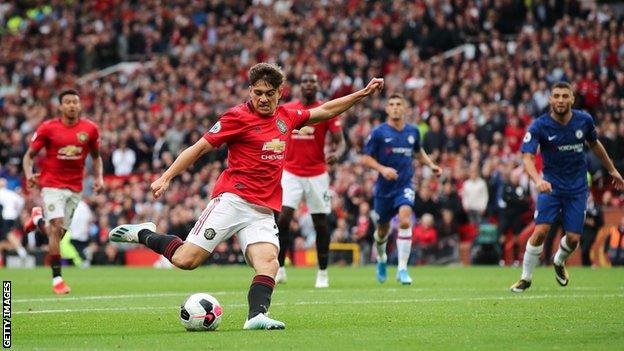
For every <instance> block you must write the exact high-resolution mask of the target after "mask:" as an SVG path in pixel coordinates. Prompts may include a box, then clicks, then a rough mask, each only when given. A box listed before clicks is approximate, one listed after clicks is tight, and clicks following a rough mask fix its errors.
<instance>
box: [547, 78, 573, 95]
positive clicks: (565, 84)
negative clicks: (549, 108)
mask: <svg viewBox="0 0 624 351" xmlns="http://www.w3.org/2000/svg"><path fill="white" fill-rule="evenodd" d="M554 89H568V90H570V91H571V92H572V94H574V88H572V84H570V83H568V82H563V81H561V82H556V83H555V84H553V85H552V87H550V90H551V91H552V90H554Z"/></svg>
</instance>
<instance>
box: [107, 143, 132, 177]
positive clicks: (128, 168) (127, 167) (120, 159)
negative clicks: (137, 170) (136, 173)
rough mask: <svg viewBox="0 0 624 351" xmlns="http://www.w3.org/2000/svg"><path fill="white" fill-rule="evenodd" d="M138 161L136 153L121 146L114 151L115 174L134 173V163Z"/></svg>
mask: <svg viewBox="0 0 624 351" xmlns="http://www.w3.org/2000/svg"><path fill="white" fill-rule="evenodd" d="M135 162H136V154H135V153H134V150H132V149H130V148H127V147H126V148H123V149H122V148H119V149H116V150H115V151H113V167H115V175H117V176H123V175H128V174H130V173H132V168H134V163H135Z"/></svg>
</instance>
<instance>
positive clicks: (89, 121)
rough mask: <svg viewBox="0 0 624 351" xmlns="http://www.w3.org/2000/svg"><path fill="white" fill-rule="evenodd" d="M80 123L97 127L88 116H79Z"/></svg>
mask: <svg viewBox="0 0 624 351" xmlns="http://www.w3.org/2000/svg"><path fill="white" fill-rule="evenodd" d="M80 123H82V124H83V125H85V126H87V127H89V128H93V129H98V125H97V123H95V122H93V121H92V120H90V119H88V118H81V119H80Z"/></svg>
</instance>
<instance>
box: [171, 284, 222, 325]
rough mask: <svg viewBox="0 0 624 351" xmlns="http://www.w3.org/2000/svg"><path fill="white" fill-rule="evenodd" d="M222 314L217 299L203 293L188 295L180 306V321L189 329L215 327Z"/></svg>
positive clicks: (219, 321)
mask: <svg viewBox="0 0 624 351" xmlns="http://www.w3.org/2000/svg"><path fill="white" fill-rule="evenodd" d="M222 314H223V311H222V310H221V305H220V304H219V301H217V299H215V298H214V297H213V296H212V295H210V294H205V293H197V294H193V295H191V296H189V297H188V298H187V299H186V301H184V303H183V304H182V306H180V322H182V325H183V326H184V328H186V330H189V331H203V330H215V329H217V327H218V326H219V324H220V323H221V315H222Z"/></svg>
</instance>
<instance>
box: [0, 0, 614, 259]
mask: <svg viewBox="0 0 624 351" xmlns="http://www.w3.org/2000/svg"><path fill="white" fill-rule="evenodd" d="M165 3H166V4H165ZM584 3H585V2H583V1H563V0H561V1H560V0H549V1H539V0H526V1H520V0H492V1H488V0H429V1H424V0H416V1H401V0H399V1H388V2H386V1H363V0H348V1H341V2H335V1H302V0H276V1H273V0H253V1H242V0H222V1H221V0H210V1H181V0H175V1H167V2H161V1H157V0H133V1H121V0H99V1H87V0H85V1H65V0H55V1H51V2H43V1H16V2H3V3H1V4H0V35H1V40H0V177H2V178H4V179H5V180H6V183H5V185H4V188H5V190H6V191H12V192H14V193H15V194H17V195H18V196H19V197H20V198H21V199H23V203H22V205H21V208H20V210H19V211H17V213H16V214H7V215H8V216H9V217H10V216H14V217H15V218H14V220H15V221H16V222H15V228H16V231H17V232H19V229H20V228H21V225H20V223H22V222H24V221H25V219H26V218H27V217H28V215H29V213H30V208H31V207H32V206H33V205H37V204H39V201H40V198H39V194H38V191H36V190H35V191H30V192H26V191H25V189H24V188H23V187H22V180H23V177H22V174H21V173H22V172H21V158H22V156H23V154H24V152H25V150H26V149H27V147H28V144H29V141H30V139H31V137H32V134H33V132H34V130H35V129H36V128H37V126H38V125H39V124H40V123H41V122H42V121H43V120H45V119H47V118H51V117H53V116H56V115H57V110H56V107H57V99H56V96H57V95H56V94H58V93H59V92H60V90H62V89H63V88H68V87H75V88H77V89H78V90H79V91H80V93H81V100H82V104H83V108H84V110H83V117H86V118H89V119H91V120H93V121H95V122H96V123H97V124H98V126H99V127H100V132H101V151H102V157H103V160H104V166H105V174H106V184H107V189H106V191H105V192H103V193H101V194H94V193H92V192H91V190H90V184H91V182H92V179H91V178H90V177H87V179H86V181H85V183H86V186H85V191H84V202H85V204H86V205H87V206H85V207H84V211H85V213H88V214H89V217H88V218H89V219H88V220H87V221H86V222H85V225H84V230H83V232H84V233H85V235H82V238H81V239H80V240H83V239H84V240H88V241H90V242H91V244H90V247H91V248H93V249H94V250H95V251H99V252H100V253H102V252H103V253H104V255H103V256H102V259H101V261H102V262H109V263H112V262H119V252H118V247H116V246H112V245H110V244H108V243H107V233H108V230H109V229H110V228H112V227H114V226H116V225H117V224H118V223H125V222H141V221H145V220H152V221H154V222H156V223H157V224H158V228H159V231H161V232H175V233H178V234H180V235H185V234H186V233H188V231H189V229H190V228H191V227H192V226H193V224H194V222H195V219H196V218H197V217H198V215H199V214H200V213H201V211H202V210H203V209H204V207H205V205H206V204H207V202H208V201H209V199H210V194H211V190H212V187H213V185H214V183H215V181H216V179H217V177H218V176H219V174H220V172H221V171H222V170H223V169H224V167H226V164H225V163H224V160H225V158H226V155H227V152H226V150H225V149H221V150H219V151H216V152H213V153H211V154H209V155H206V156H205V157H204V158H203V159H202V160H200V162H198V163H197V164H195V165H194V166H193V167H192V168H191V169H190V170H189V171H188V172H186V173H184V174H183V175H182V176H180V177H179V178H177V179H176V180H175V181H174V183H173V184H172V187H171V188H170V190H169V191H168V193H167V194H166V196H164V198H163V199H162V200H159V201H154V199H153V198H152V197H151V195H150V193H149V191H148V190H149V184H150V182H151V181H152V180H153V179H154V178H155V177H156V176H157V175H158V174H160V173H161V172H162V171H163V170H164V169H166V167H167V166H169V165H170V164H171V163H172V162H173V160H174V159H175V157H176V156H177V154H178V153H179V152H180V151H181V150H183V149H184V148H185V147H187V146H189V145H190V144H192V143H194V142H195V141H196V140H198V139H199V138H200V137H201V136H202V135H203V133H204V132H205V131H207V130H208V129H209V128H210V127H211V126H212V124H214V123H215V121H216V120H217V119H218V117H219V115H220V114H221V113H223V112H224V111H225V110H226V109H227V108H228V107H231V106H234V105H236V104H239V103H242V102H244V101H245V100H246V99H247V98H248V90H247V87H248V82H247V80H246V72H247V69H248V68H249V67H251V66H252V65H253V64H255V63H257V62H260V61H268V62H275V63H278V64H279V65H280V66H281V67H283V69H284V71H285V73H286V74H287V85H286V87H285V90H284V94H283V98H282V102H286V101H289V100H291V99H293V98H298V97H299V90H298V86H297V80H298V77H299V76H300V75H301V74H302V73H303V72H304V71H305V70H312V71H314V72H315V73H316V74H317V75H318V77H319V82H320V86H321V92H322V96H319V98H321V99H325V100H327V99H332V98H335V97H339V96H343V95H345V94H348V93H350V92H352V91H355V90H357V89H359V88H361V87H363V85H364V84H366V82H368V80H369V79H370V78H371V77H379V76H383V77H384V78H385V80H386V88H385V91H384V92H383V93H382V94H381V95H379V96H375V97H373V98H372V99H370V100H368V101H367V102H365V103H362V104H359V105H357V106H356V107H355V108H353V109H352V110H350V111H349V112H347V113H345V114H343V115H342V116H341V117H340V118H341V120H342V122H343V127H344V133H345V137H346V140H347V146H348V147H347V152H346V154H345V155H344V156H343V157H342V159H341V162H340V163H339V164H338V165H336V166H334V167H332V168H331V170H330V174H331V176H332V185H331V187H332V190H333V192H334V196H333V200H332V201H333V202H332V203H333V212H332V216H331V220H330V222H331V232H332V241H333V242H350V243H357V244H358V245H359V246H360V248H361V249H362V252H363V253H364V254H363V256H362V257H363V258H362V260H363V262H368V261H369V259H370V258H371V257H372V253H371V250H370V247H371V243H372V232H373V222H372V218H371V213H370V212H371V207H372V199H371V196H372V187H373V183H374V181H375V179H376V177H377V175H376V172H374V171H371V170H367V169H364V168H363V167H362V166H361V165H359V163H358V155H359V154H360V153H361V150H362V146H363V143H364V141H365V139H366V137H367V136H368V135H369V133H370V131H371V129H372V128H374V127H375V126H376V125H377V124H379V123H381V122H383V121H384V120H385V112H384V103H385V96H387V95H388V94H390V93H392V92H397V91H398V92H403V93H404V94H405V96H406V97H407V98H408V100H409V103H410V109H409V112H408V122H410V123H413V124H416V125H417V126H418V127H419V129H420V132H421V135H422V141H423V147H424V148H425V150H426V151H427V152H428V153H430V155H431V156H432V158H433V159H434V160H436V161H437V162H439V163H440V164H441V165H442V166H443V168H444V174H443V176H442V177H440V178H435V177H433V176H432V174H431V172H430V170H428V169H427V168H421V167H418V168H417V172H416V175H415V179H414V183H415V185H416V188H417V196H416V205H415V217H416V219H417V220H418V224H417V225H416V226H415V227H414V239H415V241H414V253H415V254H414V255H413V257H412V262H413V263H436V262H438V263H446V262H454V261H457V259H458V257H457V245H459V242H460V241H470V240H472V239H473V238H474V235H475V233H474V232H475V227H476V228H478V227H477V226H478V225H479V224H480V223H482V222H483V221H487V222H493V223H497V224H498V233H504V232H507V231H508V230H510V231H512V232H514V233H516V234H517V233H519V232H520V231H521V230H522V229H523V228H524V226H525V225H526V224H528V223H529V222H530V221H531V218H532V217H531V214H532V206H533V197H534V196H535V195H534V194H535V192H534V190H533V189H532V188H531V184H530V183H529V181H528V178H527V176H526V175H525V174H524V173H523V171H522V167H521V154H520V153H519V147H520V145H521V143H522V138H523V135H524V133H525V130H526V128H527V127H528V125H529V124H530V123H531V121H532V119H533V118H534V117H536V116H537V115H539V114H541V113H542V112H543V111H546V110H547V109H548V96H549V86H550V84H551V83H553V82H556V81H560V80H564V81H569V82H572V83H573V84H574V86H575V89H576V92H577V103H576V107H577V108H581V109H585V110H587V111H589V112H590V113H591V114H592V115H593V117H594V118H595V121H596V125H597V128H598V131H599V136H600V140H601V141H602V142H603V144H604V145H605V147H606V149H607V151H608V153H609V155H610V156H611V157H612V158H613V159H614V160H615V162H616V166H617V167H618V169H619V170H620V172H623V171H624V116H623V114H624V20H623V18H624V16H623V15H622V12H618V8H617V7H609V6H606V5H605V6H588V7H586V6H584ZM122 62H134V64H120V63H122ZM588 157H589V162H590V173H591V182H592V184H593V187H592V192H593V193H594V198H593V200H592V201H594V202H595V203H596V204H597V206H609V207H624V195H623V194H621V193H617V192H613V191H612V189H611V188H610V186H609V181H608V175H606V174H605V172H604V171H603V170H602V169H601V166H600V164H599V162H598V160H596V159H595V158H592V157H591V156H590V155H589V154H588ZM3 198H4V197H3ZM3 206H5V204H3ZM3 212H4V209H3ZM517 218H521V219H522V220H521V221H517V220H513V221H512V220H510V219H517ZM518 223H520V224H518ZM622 228H623V230H624V223H623V225H622ZM291 229H292V230H293V231H294V232H296V233H297V235H298V237H299V239H298V240H297V248H302V249H305V248H310V247H311V246H313V245H314V229H313V226H312V224H311V220H310V216H309V215H307V214H306V209H305V208H301V209H300V210H299V211H298V215H297V216H296V218H295V220H294V222H293V223H292V226H291ZM504 238H505V237H504V236H502V239H501V241H502V240H505V239H504ZM31 239H32V238H31ZM23 242H24V243H25V244H26V246H27V248H28V249H32V248H33V247H34V246H37V245H41V244H42V243H43V241H42V240H35V239H32V240H28V236H27V235H26V236H24V240H23ZM390 242H393V241H392V240H391V241H390ZM97 248H100V250H97ZM390 250H392V248H390ZM217 251H218V253H219V254H218V255H217V256H218V258H216V260H217V261H220V262H239V263H240V262H243V260H242V258H241V256H240V248H239V247H238V245H237V243H236V242H234V241H231V242H229V243H224V244H223V245H221V246H220V247H219V248H218V249H217Z"/></svg>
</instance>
